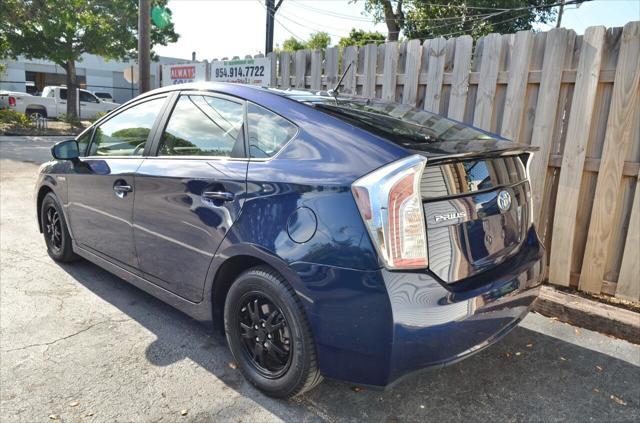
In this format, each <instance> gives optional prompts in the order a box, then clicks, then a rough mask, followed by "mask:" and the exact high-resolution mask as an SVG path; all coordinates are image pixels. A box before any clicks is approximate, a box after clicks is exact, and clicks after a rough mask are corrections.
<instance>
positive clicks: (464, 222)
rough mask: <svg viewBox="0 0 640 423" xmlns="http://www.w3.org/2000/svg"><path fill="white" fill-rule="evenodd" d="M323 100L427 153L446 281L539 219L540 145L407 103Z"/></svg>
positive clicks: (498, 255)
mask: <svg viewBox="0 0 640 423" xmlns="http://www.w3.org/2000/svg"><path fill="white" fill-rule="evenodd" d="M316 106H317V107H318V108H320V109H322V110H323V111H326V112H328V113H330V114H332V115H334V116H336V117H339V118H341V119H342V120H345V121H347V122H349V123H351V124H353V125H355V126H358V127H361V128H363V129H365V130H367V131H369V132H372V133H374V134H376V135H378V136H381V137H383V138H385V139H387V140H389V141H392V142H394V143H396V144H399V145H402V146H403V147H405V148H406V149H407V150H409V151H410V152H412V153H417V154H420V155H423V156H425V157H427V165H426V167H425V170H424V172H423V175H422V180H421V185H420V188H421V193H422V200H423V207H424V214H425V219H426V227H427V245H428V255H429V268H430V269H431V271H432V272H433V273H435V274H436V275H437V276H438V277H439V278H441V279H442V280H443V281H444V282H447V283H455V282H457V281H460V280H462V279H465V278H468V277H470V276H474V275H476V274H479V273H481V272H483V271H486V270H489V269H490V268H492V267H495V266H497V265H499V264H500V263H502V262H504V261H505V260H506V259H507V258H509V257H511V256H512V255H514V254H516V253H517V252H518V251H519V248H520V246H521V245H522V244H523V242H524V241H525V239H526V236H527V231H528V229H529V226H530V225H531V216H530V192H529V182H528V181H527V172H526V165H527V161H528V160H529V158H530V153H531V152H532V151H533V150H534V149H533V148H531V147H530V146H526V145H521V144H516V143H514V142H512V141H509V140H506V139H503V138H500V137H499V136H496V135H492V134H489V133H486V132H484V131H481V130H479V129H476V128H473V127H469V126H467V125H465V124H462V123H459V122H456V121H452V120H450V119H447V118H444V117H442V116H439V115H435V114H432V113H429V112H426V111H423V110H418V109H415V108H411V107H409V106H406V105H399V104H394V103H384V102H379V103H376V102H371V101H361V100H354V99H350V100H349V101H346V100H339V101H338V102H334V103H332V104H329V103H322V104H317V105H316Z"/></svg>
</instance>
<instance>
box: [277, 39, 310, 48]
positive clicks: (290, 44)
mask: <svg viewBox="0 0 640 423" xmlns="http://www.w3.org/2000/svg"><path fill="white" fill-rule="evenodd" d="M305 48H306V45H305V43H303V42H302V41H299V40H298V39H297V38H295V37H290V38H287V39H286V40H284V43H282V50H284V51H296V50H304V49H305Z"/></svg>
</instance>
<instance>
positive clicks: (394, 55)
mask: <svg viewBox="0 0 640 423" xmlns="http://www.w3.org/2000/svg"><path fill="white" fill-rule="evenodd" d="M383 69H384V70H383V71H382V98H383V99H384V100H387V101H396V84H397V78H396V76H397V70H398V43H396V42H390V43H387V44H386V45H385V50H384V68H383Z"/></svg>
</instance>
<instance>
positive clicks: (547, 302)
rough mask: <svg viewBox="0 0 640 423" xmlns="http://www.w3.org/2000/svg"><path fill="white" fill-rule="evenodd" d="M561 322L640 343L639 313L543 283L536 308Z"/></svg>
mask: <svg viewBox="0 0 640 423" xmlns="http://www.w3.org/2000/svg"><path fill="white" fill-rule="evenodd" d="M533 309H534V310H535V311H536V312H538V313H540V314H542V315H544V316H547V317H556V318H557V319H558V320H560V321H561V322H565V323H569V324H572V325H575V326H579V327H582V328H585V329H590V330H593V331H596V332H600V333H604V334H607V335H612V336H615V337H616V338H621V339H625V340H627V341H629V342H633V343H634V344H640V313H635V312H633V311H629V310H625V309H622V308H618V307H614V306H611V305H609V304H603V303H600V302H597V301H593V300H589V299H587V298H583V297H580V296H577V295H574V294H569V293H565V292H561V291H558V290H556V289H554V288H553V287H551V286H547V285H543V286H542V287H541V289H540V296H539V297H538V299H537V301H536V303H535V305H534V308H533Z"/></svg>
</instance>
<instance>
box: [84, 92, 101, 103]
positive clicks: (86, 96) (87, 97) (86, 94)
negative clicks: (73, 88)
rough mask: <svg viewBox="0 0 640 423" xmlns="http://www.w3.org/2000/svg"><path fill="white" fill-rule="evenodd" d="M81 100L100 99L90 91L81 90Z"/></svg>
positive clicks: (91, 100) (95, 101) (94, 100)
mask: <svg viewBox="0 0 640 423" xmlns="http://www.w3.org/2000/svg"><path fill="white" fill-rule="evenodd" d="M80 101H86V102H89V103H97V102H98V99H97V98H95V97H94V96H93V94H91V93H88V92H86V91H80Z"/></svg>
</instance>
